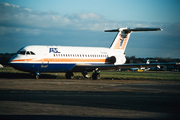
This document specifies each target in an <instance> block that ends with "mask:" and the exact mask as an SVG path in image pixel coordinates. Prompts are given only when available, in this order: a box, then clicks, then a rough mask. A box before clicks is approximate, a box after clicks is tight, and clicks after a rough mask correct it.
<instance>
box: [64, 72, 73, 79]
mask: <svg viewBox="0 0 180 120" xmlns="http://www.w3.org/2000/svg"><path fill="white" fill-rule="evenodd" d="M65 77H66V79H73V78H74V74H73V72H66V75H65Z"/></svg>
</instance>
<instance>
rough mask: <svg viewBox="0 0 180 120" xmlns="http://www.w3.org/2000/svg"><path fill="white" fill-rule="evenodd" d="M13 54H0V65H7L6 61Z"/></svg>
mask: <svg viewBox="0 0 180 120" xmlns="http://www.w3.org/2000/svg"><path fill="white" fill-rule="evenodd" d="M13 55H15V53H0V64H2V65H8V61H9V60H10V59H11V57H12V56H13Z"/></svg>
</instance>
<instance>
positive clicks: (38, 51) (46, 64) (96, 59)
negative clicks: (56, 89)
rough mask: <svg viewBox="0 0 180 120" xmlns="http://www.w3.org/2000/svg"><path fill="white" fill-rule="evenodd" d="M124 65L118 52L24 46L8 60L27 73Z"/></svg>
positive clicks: (123, 58)
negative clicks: (113, 59) (76, 67)
mask: <svg viewBox="0 0 180 120" xmlns="http://www.w3.org/2000/svg"><path fill="white" fill-rule="evenodd" d="M111 56H114V57H115V58H116V62H115V63H114V64H115V65H119V64H124V63H125V62H126V58H125V55H124V53H122V52H121V51H119V50H114V49H109V48H95V47H63V46H26V47H24V48H22V49H20V50H19V51H18V53H17V54H16V55H15V56H14V57H13V58H12V59H11V60H10V63H11V65H12V66H13V67H14V68H16V69H19V70H23V71H27V72H37V71H38V72H66V71H70V70H71V69H73V67H74V66H75V65H81V64H88V65H93V64H112V63H110V61H109V58H110V57H111Z"/></svg>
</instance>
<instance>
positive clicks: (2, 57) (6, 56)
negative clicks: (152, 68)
mask: <svg viewBox="0 0 180 120" xmlns="http://www.w3.org/2000/svg"><path fill="white" fill-rule="evenodd" d="M15 54H16V53H0V64H2V65H8V61H9V60H10V59H11V57H12V56H13V55H15ZM126 59H127V61H126V63H145V62H146V61H147V60H148V59H149V60H157V62H159V63H168V62H180V59H174V58H169V57H168V58H162V57H154V58H136V57H135V56H131V57H129V56H126Z"/></svg>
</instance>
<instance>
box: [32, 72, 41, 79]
mask: <svg viewBox="0 0 180 120" xmlns="http://www.w3.org/2000/svg"><path fill="white" fill-rule="evenodd" d="M40 75H41V74H40V73H39V72H37V73H35V74H34V73H32V76H34V77H35V78H36V79H39V76H40Z"/></svg>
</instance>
